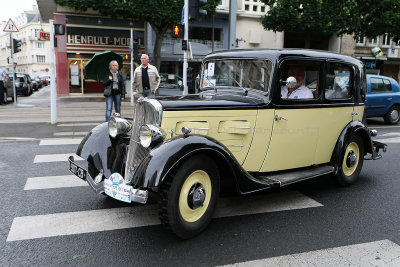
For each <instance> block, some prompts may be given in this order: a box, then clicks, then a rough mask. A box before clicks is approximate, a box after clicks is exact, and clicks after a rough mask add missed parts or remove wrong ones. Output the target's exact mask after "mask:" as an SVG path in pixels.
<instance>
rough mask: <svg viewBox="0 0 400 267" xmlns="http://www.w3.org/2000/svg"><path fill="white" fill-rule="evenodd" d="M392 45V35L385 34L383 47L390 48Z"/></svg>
mask: <svg viewBox="0 0 400 267" xmlns="http://www.w3.org/2000/svg"><path fill="white" fill-rule="evenodd" d="M391 43H392V40H391V38H390V35H389V34H387V33H385V34H384V35H383V40H382V46H390V44H391Z"/></svg>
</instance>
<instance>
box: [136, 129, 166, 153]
mask: <svg viewBox="0 0 400 267" xmlns="http://www.w3.org/2000/svg"><path fill="white" fill-rule="evenodd" d="M164 138H165V132H164V131H163V130H162V129H161V128H159V127H157V126H155V125H152V124H146V125H142V126H141V127H140V131H139V139H140V144H141V145H142V146H143V147H144V148H148V147H149V146H151V145H154V144H156V143H158V142H161V141H163V140H164Z"/></svg>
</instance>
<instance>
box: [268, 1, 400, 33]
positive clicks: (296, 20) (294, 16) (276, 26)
mask: <svg viewBox="0 0 400 267" xmlns="http://www.w3.org/2000/svg"><path fill="white" fill-rule="evenodd" d="M262 1H263V2H264V3H265V4H266V5H267V6H269V7H270V9H269V10H268V11H267V13H266V15H264V16H263V17H262V19H261V23H262V25H263V26H264V28H265V29H266V30H273V31H289V32H310V33H326V34H333V33H337V34H339V35H342V34H354V36H355V37H358V36H366V37H376V36H379V35H382V34H385V33H388V34H390V35H391V36H392V37H394V39H398V38H399V37H400V0H380V1H377V0H335V1H332V0H262Z"/></svg>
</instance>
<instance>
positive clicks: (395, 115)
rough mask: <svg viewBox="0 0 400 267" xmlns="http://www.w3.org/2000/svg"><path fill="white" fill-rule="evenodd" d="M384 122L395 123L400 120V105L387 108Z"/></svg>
mask: <svg viewBox="0 0 400 267" xmlns="http://www.w3.org/2000/svg"><path fill="white" fill-rule="evenodd" d="M384 119H385V122H386V123H387V124H391V125H393V124H397V123H398V122H399V121H400V107H399V106H393V107H391V108H390V109H389V111H388V112H387V113H386V115H385V117H384Z"/></svg>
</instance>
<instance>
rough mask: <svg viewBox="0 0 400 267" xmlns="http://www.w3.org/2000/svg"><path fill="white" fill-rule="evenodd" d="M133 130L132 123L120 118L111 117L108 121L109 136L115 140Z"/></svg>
mask: <svg viewBox="0 0 400 267" xmlns="http://www.w3.org/2000/svg"><path fill="white" fill-rule="evenodd" d="M131 129H132V123H131V122H129V121H128V120H125V119H122V118H118V117H111V119H110V120H109V121H108V134H109V135H110V136H111V137H112V138H115V137H116V136H117V135H120V134H125V133H127V132H129V131H130V130H131Z"/></svg>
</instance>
